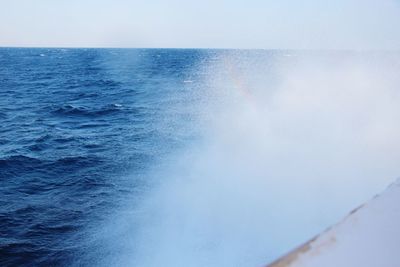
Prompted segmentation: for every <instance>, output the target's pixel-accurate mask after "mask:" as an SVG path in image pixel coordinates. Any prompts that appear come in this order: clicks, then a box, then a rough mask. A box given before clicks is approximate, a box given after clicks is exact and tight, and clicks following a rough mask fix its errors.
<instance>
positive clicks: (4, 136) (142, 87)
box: [0, 48, 209, 266]
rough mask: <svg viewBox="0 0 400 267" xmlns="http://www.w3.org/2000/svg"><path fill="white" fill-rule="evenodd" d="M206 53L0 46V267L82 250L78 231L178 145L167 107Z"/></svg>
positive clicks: (58, 260) (51, 260)
mask: <svg viewBox="0 0 400 267" xmlns="http://www.w3.org/2000/svg"><path fill="white" fill-rule="evenodd" d="M208 56H209V53H205V52H200V51H174V50H98V49H7V48H3V49H0V120H1V124H0V184H1V186H0V263H1V264H0V265H2V266H5V265H14V266H15V265H19V266H21V265H27V266H28V265H32V266H33V265H47V266H48V265H68V262H70V261H71V260H72V258H73V255H76V254H77V253H78V254H79V253H84V252H85V248H84V247H82V246H84V242H82V240H81V239H82V238H83V237H82V236H83V232H84V229H86V228H87V227H88V226H89V225H90V224H92V223H94V224H96V223H99V221H101V220H102V218H104V217H106V215H107V213H108V212H109V211H110V210H112V209H113V208H114V207H116V206H118V203H119V201H120V200H121V199H124V197H125V196H126V195H131V194H133V192H135V190H139V191H140V186H142V185H143V182H142V174H143V172H144V171H145V170H146V169H147V168H148V167H149V166H150V165H151V162H153V161H155V160H158V159H159V158H160V157H162V155H163V153H165V152H168V151H170V150H171V149H172V148H175V147H177V146H179V145H181V144H180V142H181V143H182V140H183V139H184V137H181V138H180V139H178V138H177V137H176V135H174V134H173V133H174V131H175V130H174V129H176V128H177V127H183V126H179V124H182V121H185V116H187V112H186V113H185V112H182V109H181V110H179V109H178V108H176V107H179V106H180V105H181V106H182V101H184V99H185V101H189V99H188V98H187V97H184V95H185V92H186V91H188V90H189V89H190V90H192V89H193V85H192V83H190V82H185V81H187V80H188V79H193V77H192V76H191V77H187V76H188V75H189V74H190V75H191V74H192V73H191V68H192V67H193V66H195V65H196V64H197V63H198V62H199V61H200V60H204V59H206V58H207V57H208ZM172 107H175V109H172ZM170 117H174V118H176V119H175V120H171V119H169V118H170ZM178 119H180V120H179V121H178ZM186 120H187V119H186ZM188 132H189V131H188ZM187 135H188V137H189V138H190V136H189V135H190V134H187Z"/></svg>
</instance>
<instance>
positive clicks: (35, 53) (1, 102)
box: [0, 48, 400, 267]
mask: <svg viewBox="0 0 400 267" xmlns="http://www.w3.org/2000/svg"><path fill="white" fill-rule="evenodd" d="M398 58H399V56H398V54H396V53H395V54H390V53H389V54H379V53H378V54H374V53H353V52H348V51H347V52H346V51H345V52H337V51H336V52H335V51H332V52H310V51H308V52H307V51H303V52H302V51H297V52H295V51H289V52H288V51H268V50H265V51H262V50H240V51H238V50H191V49H183V50H182V49H38V48H37V49H31V48H1V49H0V122H1V123H0V266H127V265H129V264H135V263H137V264H136V265H137V266H160V265H164V266H174V267H175V266H188V264H189V265H191V266H232V265H235V264H236V265H237V266H259V265H260V266H261V265H263V264H266V263H268V262H270V261H272V260H274V259H276V258H277V257H278V256H280V255H282V254H283V253H285V252H287V251H289V250H290V249H292V248H293V247H295V246H297V245H299V244H301V243H302V242H304V241H306V240H307V239H309V238H311V237H312V236H313V235H315V234H317V233H319V232H320V231H322V230H324V229H325V228H326V227H328V226H329V225H332V224H333V223H335V222H337V221H338V220H339V219H340V218H342V217H343V216H344V215H345V214H346V212H348V211H350V210H352V209H353V208H355V206H356V205H358V204H361V203H362V202H364V201H365V200H367V199H368V198H369V197H370V196H372V195H373V194H375V193H376V192H379V191H380V190H381V189H382V188H383V187H384V186H385V185H387V184H388V183H389V182H390V181H391V180H392V179H394V178H395V177H396V176H397V175H398V173H399V168H398V159H399V158H400V154H399V151H400V150H399V149H398V141H397V136H398V133H399V132H400V130H399V128H398V127H397V118H398V115H399V114H400V109H399V108H398V100H397V99H400V94H399V93H398V84H399V82H400V81H399V78H398V69H399V67H400V65H399V62H400V61H399V60H398ZM378 59H379V60H378ZM349 73H350V74H351V75H349ZM378 111H379V112H378ZM317 115H318V116H317ZM382 129H384V131H381V130H382ZM355 140H357V141H355ZM164 180H165V181H164ZM349 185H350V186H349Z"/></svg>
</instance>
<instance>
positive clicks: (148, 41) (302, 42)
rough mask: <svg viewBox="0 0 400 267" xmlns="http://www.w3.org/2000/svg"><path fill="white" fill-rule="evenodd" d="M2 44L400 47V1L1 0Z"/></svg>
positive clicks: (303, 47) (302, 47)
mask: <svg viewBox="0 0 400 267" xmlns="http://www.w3.org/2000/svg"><path fill="white" fill-rule="evenodd" d="M0 46H46V47H48V46H50V47H182V48H208V47H213V48H280V49H285V48H300V49H330V48H333V49H391V50H392V49H396V50H397V49H399V48H400V1H399V0H364V1H362V0H330V1H328V0H326V1H318V0H297V1H296V0H240V1H239V0H202V1H200V0H196V1H195V0H186V1H184V0H181V1H179V0H168V1H166V0H143V1H135V0H130V1H129V0H0Z"/></svg>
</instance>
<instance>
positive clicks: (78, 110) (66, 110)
mask: <svg viewBox="0 0 400 267" xmlns="http://www.w3.org/2000/svg"><path fill="white" fill-rule="evenodd" d="M121 110H122V105H120V104H109V105H106V106H103V107H101V108H89V107H85V106H73V105H69V104H67V105H64V106H62V107H59V108H57V109H55V110H54V111H52V113H53V114H54V115H60V116H84V117H96V116H105V115H109V114H114V113H118V112H120V111H121Z"/></svg>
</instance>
